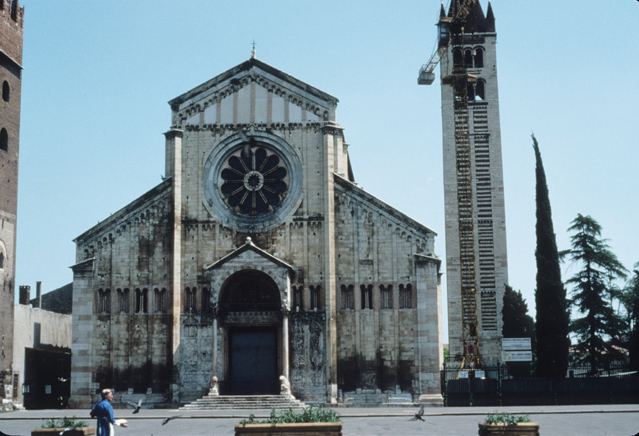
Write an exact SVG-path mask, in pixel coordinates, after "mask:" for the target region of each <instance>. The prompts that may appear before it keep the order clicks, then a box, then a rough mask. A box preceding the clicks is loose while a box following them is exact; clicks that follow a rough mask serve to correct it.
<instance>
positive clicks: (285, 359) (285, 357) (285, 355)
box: [282, 310, 290, 380]
mask: <svg viewBox="0 0 639 436" xmlns="http://www.w3.org/2000/svg"><path fill="white" fill-rule="evenodd" d="M288 343H289V340H288V310H285V311H284V319H283V320H282V375H283V376H284V377H286V380H290V376H289V350H288V346H289V345H288Z"/></svg>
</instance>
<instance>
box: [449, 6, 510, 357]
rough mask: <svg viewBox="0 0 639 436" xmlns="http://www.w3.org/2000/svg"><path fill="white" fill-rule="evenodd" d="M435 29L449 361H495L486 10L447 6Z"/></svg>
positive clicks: (493, 126) (490, 51) (494, 100)
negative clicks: (439, 82)
mask: <svg viewBox="0 0 639 436" xmlns="http://www.w3.org/2000/svg"><path fill="white" fill-rule="evenodd" d="M461 14H463V15H464V17H465V18H464V20H463V21H460V20H458V19H457V17H459V16H460V15H461ZM448 23H452V25H451V26H450V27H448ZM439 28H440V49H441V53H442V55H441V60H440V68H441V77H442V85H441V93H442V94H441V95H442V134H443V157H444V201H445V216H446V275H447V289H448V329H449V341H450V355H451V358H452V359H453V360H462V359H468V357H469V356H471V357H472V358H473V359H474V360H476V361H477V360H479V361H480V362H483V363H486V362H495V361H498V360H500V356H501V343H500V339H501V330H502V317H501V308H502V300H503V295H504V290H505V284H506V283H507V282H508V261H507V253H506V217H505V204H504V178H503V167H502V154H501V130H500V125H499V95H498V87H497V60H496V44H497V34H496V31H495V17H494V15H493V10H492V6H491V4H490V2H489V3H488V8H487V11H486V14H485V15H484V12H483V10H482V7H481V5H480V3H479V1H478V0H470V1H468V0H466V1H463V0H453V1H452V2H451V5H450V8H449V10H448V13H446V12H445V10H444V9H443V6H442V11H441V14H440V22H439ZM462 75H463V82H460V81H459V78H460V77H461V76H462ZM460 83H462V84H461V85H460Z"/></svg>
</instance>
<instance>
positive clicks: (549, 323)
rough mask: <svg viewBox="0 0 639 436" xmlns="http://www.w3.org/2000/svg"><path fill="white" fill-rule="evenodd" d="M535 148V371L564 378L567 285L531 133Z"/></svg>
mask: <svg viewBox="0 0 639 436" xmlns="http://www.w3.org/2000/svg"><path fill="white" fill-rule="evenodd" d="M532 140H533V148H534V150H535V159H536V167H535V176H536V199H535V201H536V207H537V223H536V229H535V230H536V234H537V249H536V250H535V259H536V261H537V288H536V289H535V306H536V309H537V316H536V324H535V335H536V343H537V347H536V357H537V361H536V371H537V375H538V376H540V377H565V376H566V371H567V369H568V348H569V346H570V338H569V336H568V334H569V323H570V316H569V312H568V303H567V301H566V288H565V287H564V284H563V283H562V281H561V268H560V266H559V265H560V262H559V253H558V251H557V240H556V237H555V230H554V226H553V223H552V210H551V207H550V198H549V196H548V184H547V183H546V172H545V171H544V164H543V162H542V160H541V152H540V151H539V144H538V143H537V139H536V138H535V136H534V135H533V136H532Z"/></svg>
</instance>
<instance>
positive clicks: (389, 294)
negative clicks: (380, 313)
mask: <svg viewBox="0 0 639 436" xmlns="http://www.w3.org/2000/svg"><path fill="white" fill-rule="evenodd" d="M379 308H380V309H392V308H393V285H388V286H384V285H379Z"/></svg>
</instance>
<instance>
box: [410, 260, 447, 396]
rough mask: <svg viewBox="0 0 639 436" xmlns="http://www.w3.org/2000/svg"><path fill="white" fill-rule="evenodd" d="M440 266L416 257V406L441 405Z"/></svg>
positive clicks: (438, 263)
mask: <svg viewBox="0 0 639 436" xmlns="http://www.w3.org/2000/svg"><path fill="white" fill-rule="evenodd" d="M440 265H441V260H439V259H437V258H434V257H431V256H424V255H419V254H416V255H415V277H416V289H415V291H416V293H417V344H418V356H417V367H418V369H419V394H420V395H419V402H420V403H422V404H426V405H429V406H443V405H444V399H443V397H442V395H441V382H440V375H439V371H440V369H441V364H442V358H443V343H442V342H443V336H442V306H441V304H442V302H441V286H440V283H439V267H440Z"/></svg>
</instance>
